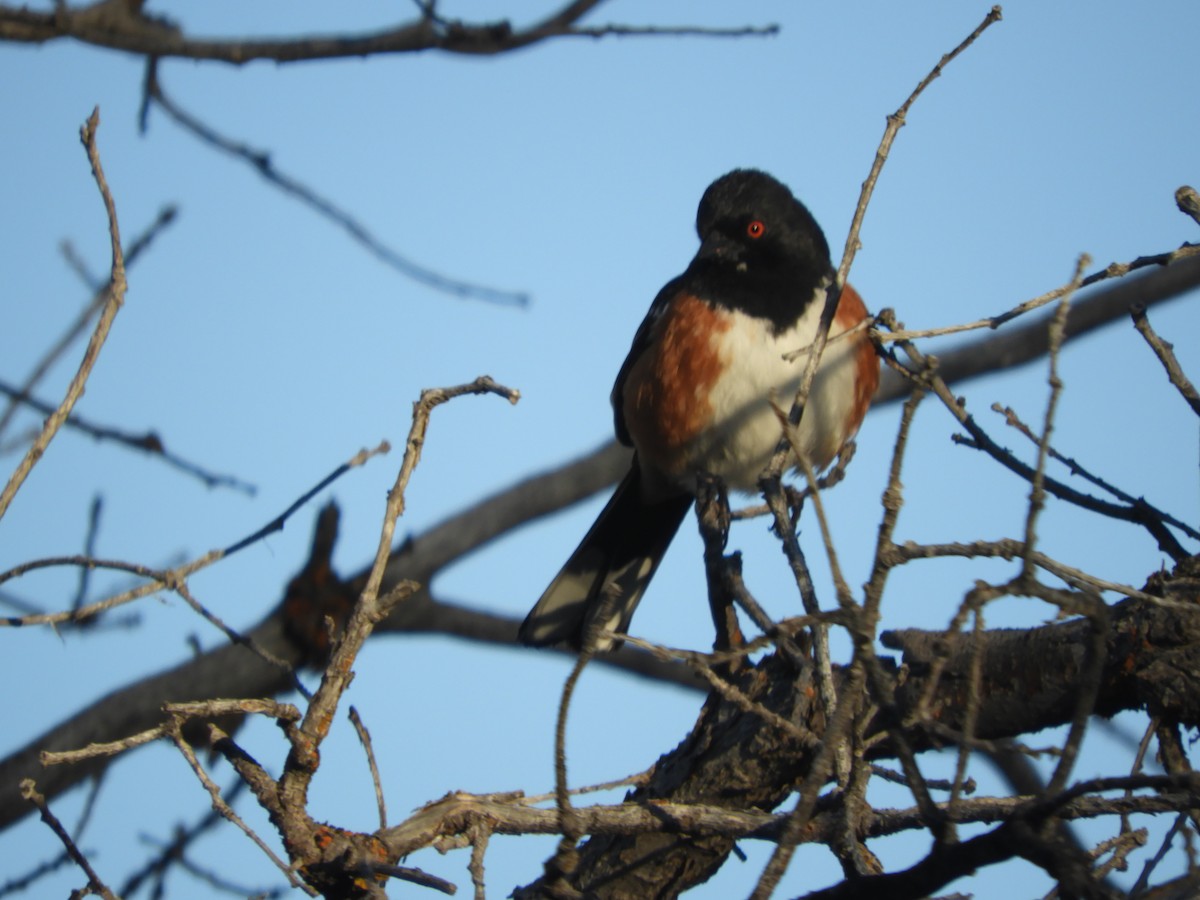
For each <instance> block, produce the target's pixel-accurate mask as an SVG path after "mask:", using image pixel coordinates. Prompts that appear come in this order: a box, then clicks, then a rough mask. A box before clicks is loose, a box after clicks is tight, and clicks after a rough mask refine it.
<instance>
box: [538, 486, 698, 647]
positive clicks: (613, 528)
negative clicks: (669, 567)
mask: <svg viewBox="0 0 1200 900" xmlns="http://www.w3.org/2000/svg"><path fill="white" fill-rule="evenodd" d="M691 505H692V498H691V496H689V495H687V494H681V495H679V496H676V497H669V498H667V499H666V500H662V501H659V502H657V503H647V502H645V500H643V499H642V491H641V475H640V473H639V470H638V467H637V464H636V463H635V464H634V466H633V468H632V469H630V472H629V474H628V475H626V476H625V478H624V480H623V481H622V482H621V483H620V485H618V486H617V490H616V492H615V493H614V494H613V495H612V499H610V500H609V501H608V505H607V506H605V507H604V510H603V511H602V512H601V513H600V517H599V518H598V519H596V523H595V524H594V525H592V527H591V530H590V531H588V533H587V535H585V536H584V538H583V541H582V542H581V543H580V544H579V547H578V548H577V549H576V550H575V552H574V553H572V554H571V558H570V559H568V560H567V563H566V565H564V566H563V567H562V571H560V572H559V573H558V575H557V576H555V578H554V580H553V581H552V582H550V586H549V587H548V588H546V591H545V593H543V594H542V597H541V599H540V600H538V602H537V604H536V605H535V606H534V607H533V610H532V611H531V612H530V613H529V615H528V616H527V617H526V618H525V621H524V623H523V624H522V625H521V630H520V632H519V635H520V638H521V641H522V642H523V643H526V644H531V645H533V646H539V647H540V646H545V645H547V644H559V643H565V644H569V645H570V646H572V647H575V648H576V649H579V648H581V647H582V646H584V645H585V644H587V643H588V642H589V640H592V641H595V645H594V649H597V650H608V649H612V648H613V647H614V646H615V643H616V642H614V641H612V640H611V639H597V638H596V637H595V636H592V637H590V638H589V633H592V632H595V633H597V634H598V633H599V631H600V629H603V630H608V631H620V632H625V631H626V629H628V627H629V621H630V619H632V618H633V611H634V610H635V609H636V608H637V605H638V601H639V600H641V599H642V594H643V593H645V591H646V586H647V585H648V584H649V583H650V579H651V578H653V577H654V572H655V571H656V570H657V569H658V564H659V562H660V561H661V560H662V558H663V554H665V553H666V552H667V547H668V546H670V544H671V539H672V538H674V537H675V532H676V531H678V530H679V525H680V523H681V522H682V521H683V517H684V516H685V515H687V511H688V509H689V508H691Z"/></svg>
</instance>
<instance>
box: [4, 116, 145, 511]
mask: <svg viewBox="0 0 1200 900" xmlns="http://www.w3.org/2000/svg"><path fill="white" fill-rule="evenodd" d="M99 125H100V109H99V107H97V108H96V109H95V110H93V111H92V115H91V116H90V117H89V118H88V120H87V122H86V123H84V125H83V128H81V129H80V140H82V142H83V146H84V149H85V150H86V151H87V156H88V160H89V161H90V162H91V165H92V177H93V178H94V179H95V181H96V187H98V188H99V189H100V197H101V199H102V200H103V201H104V208H105V210H106V211H107V212H108V232H109V237H110V242H111V245H112V265H111V267H110V270H109V280H108V287H107V289H106V290H105V292H104V294H105V300H104V307H103V309H102V310H101V312H100V318H99V321H97V323H96V329H95V331H93V332H92V337H91V340H90V341H88V346H87V349H86V350H85V351H84V354H83V360H82V361H81V362H80V364H79V369H78V371H76V373H75V376H74V377H73V378H72V379H71V384H70V385H69V386H68V388H67V394H66V396H65V397H64V398H63V400H62V403H60V404H59V406H58V408H57V409H56V410H55V411H54V412H53V413H51V414H50V415H49V416H48V417H47V418H46V421H45V423H44V424H43V426H42V430H41V432H40V433H39V434H38V436H37V438H36V439H35V440H34V442H33V446H31V447H30V448H29V451H28V452H27V453H26V454H25V458H24V459H22V460H21V462H20V463H19V464H18V465H17V469H16V471H15V472H13V474H12V476H11V477H10V478H9V480H8V484H6V485H5V486H4V490H3V491H0V518H4V514H5V512H7V511H8V507H9V504H11V503H12V500H13V497H15V496H16V495H17V491H19V490H20V489H21V485H22V484H24V482H25V479H26V478H27V477H28V476H29V473H30V472H31V471H33V467H34V466H35V465H37V462H38V460H39V459H41V458H42V454H43V453H45V452H46V448H47V447H48V446H49V445H50V441H52V440H53V439H54V436H55V435H56V434H57V433H58V430H59V428H61V427H62V424H63V422H64V421H66V419H67V416H69V415H70V414H71V410H72V409H73V408H74V406H75V403H76V401H77V400H78V399H79V398H80V397H81V396H82V395H83V386H84V385H85V384H86V383H87V379H88V376H89V375H90V374H91V372H92V367H93V366H94V365H95V364H96V359H97V358H98V357H99V355H100V348H101V347H103V346H104V342H105V340H106V339H107V338H108V333H109V331H110V330H111V328H112V323H113V320H114V319H115V318H116V316H117V311H118V310H120V308H121V305H122V304H123V303H124V302H125V257H124V254H123V252H122V250H121V233H120V230H119V228H118V225H117V209H116V205H115V204H114V203H113V198H112V194H111V193H109V190H108V181H107V180H106V179H105V177H104V169H103V167H102V166H101V165H100V151H99V150H98V149H97V148H96V129H97V128H98V127H99Z"/></svg>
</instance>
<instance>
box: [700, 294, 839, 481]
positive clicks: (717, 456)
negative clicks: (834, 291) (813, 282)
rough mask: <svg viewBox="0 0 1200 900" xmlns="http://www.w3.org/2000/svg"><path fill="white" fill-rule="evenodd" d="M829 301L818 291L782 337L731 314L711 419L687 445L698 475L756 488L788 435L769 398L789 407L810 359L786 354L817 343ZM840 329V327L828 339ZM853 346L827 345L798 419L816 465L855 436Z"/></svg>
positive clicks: (806, 450)
mask: <svg viewBox="0 0 1200 900" xmlns="http://www.w3.org/2000/svg"><path fill="white" fill-rule="evenodd" d="M824 298H825V291H824V290H820V291H818V296H817V298H816V299H815V300H814V302H812V303H810V304H809V305H808V309H807V311H806V312H805V313H804V315H803V316H802V317H801V319H800V320H799V321H798V322H797V323H796V325H795V326H794V327H792V328H791V329H789V330H788V331H786V332H784V333H783V334H780V335H776V334H774V333H773V332H772V330H771V325H770V323H769V322H767V321H765V320H763V319H759V318H755V317H753V316H748V315H745V314H744V313H739V312H735V313H733V320H734V321H733V325H732V327H731V328H730V329H729V330H728V331H726V332H725V333H724V334H722V335H721V336H720V352H721V356H722V358H723V361H724V363H725V370H724V373H723V375H722V377H721V380H720V381H718V382H717V384H716V385H715V386H714V388H713V390H712V392H711V394H710V395H709V397H710V403H711V404H712V410H713V416H712V420H711V424H710V425H709V427H707V428H706V429H705V430H704V432H703V433H702V434H701V435H699V436H698V437H697V438H696V439H695V440H693V441H692V442H690V444H689V445H688V448H687V453H686V455H687V459H688V466H687V468H688V469H689V471H690V473H691V474H692V475H693V477H694V475H695V473H697V472H700V471H704V472H708V473H710V474H713V475H717V476H719V477H720V478H721V479H722V480H723V481H724V482H725V484H726V485H727V486H728V487H730V488H732V489H736V490H742V491H751V492H755V491H757V490H758V486H757V482H758V478H759V476H760V475H761V474H762V471H763V469H764V468H765V467H766V465H767V463H768V462H769V460H770V458H771V456H772V454H773V453H774V452H775V447H776V446H777V445H778V443H779V440H780V438H781V437H782V435H783V430H782V428H781V426H780V424H779V420H778V417H777V416H776V414H775V411H774V410H773V409H772V408H771V401H772V400H774V402H775V403H776V404H777V405H778V406H779V407H780V408H782V409H783V410H784V412H785V414H786V412H787V411H788V410H790V409H791V407H792V403H793V402H794V401H795V398H796V392H797V390H799V387H800V381H801V379H802V378H803V377H804V368H805V366H806V365H807V363H808V354H807V353H805V354H802V355H801V356H799V357H798V358H796V359H795V360H794V361H791V362H788V361H785V360H784V359H783V356H784V354H785V353H789V352H792V351H796V350H800V349H802V348H804V347H809V346H811V345H812V343H813V341H814V339H815V336H816V331H817V325H818V323H819V319H820V317H821V306H822V304H823V302H824ZM837 333H838V329H837V326H836V325H835V326H834V328H833V329H832V330H831V332H830V338H831V339H832V338H833V337H834V335H835V334H837ZM853 351H854V342H852V341H848V340H842V341H832V340H831V341H830V343H829V344H828V345H827V346H826V348H825V351H824V353H822V355H821V366H820V368H819V369H818V370H817V378H816V381H815V382H814V383H813V389H812V392H811V394H810V396H809V400H808V405H807V406H806V407H805V410H804V418H803V419H802V420H801V423H800V430H799V434H798V442H799V444H800V446H801V448H802V449H803V451H804V453H805V454H806V455H807V456H808V459H809V462H810V463H811V464H812V465H813V467H814V468H815V469H818V470H819V469H822V468H824V467H825V466H827V465H828V464H829V463H830V462H831V461H832V460H833V457H834V456H835V455H837V452H838V450H840V449H841V447H842V444H843V443H845V441H847V440H848V439H849V438H850V437H851V435H849V434H846V433H845V431H846V422H847V421H848V419H849V418H850V414H851V407H852V406H853V404H854V397H855V390H854V381H855V377H856V363H855V359H854V356H853ZM792 464H793V465H794V458H793V461H792Z"/></svg>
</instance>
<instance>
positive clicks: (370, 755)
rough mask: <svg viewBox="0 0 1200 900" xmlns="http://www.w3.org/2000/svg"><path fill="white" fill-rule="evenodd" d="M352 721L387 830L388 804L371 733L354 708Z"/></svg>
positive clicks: (380, 820)
mask: <svg viewBox="0 0 1200 900" xmlns="http://www.w3.org/2000/svg"><path fill="white" fill-rule="evenodd" d="M350 721H351V722H352V723H353V724H354V730H355V732H356V733H357V734H358V742H359V743H360V744H362V746H363V752H365V753H366V754H367V766H368V767H369V768H370V769H371V783H372V784H374V785H375V805H376V806H377V807H378V809H379V827H380V828H387V823H388V820H387V803H386V802H385V801H384V799H383V782H382V781H381V780H380V778H379V765H378V763H376V761H375V748H374V747H372V746H371V732H369V731H367V726H366V725H364V724H363V720H362V716H360V715H359V714H358V710H357V709H355V708H354V707H353V706H351V707H350Z"/></svg>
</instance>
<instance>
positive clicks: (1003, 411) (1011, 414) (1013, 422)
mask: <svg viewBox="0 0 1200 900" xmlns="http://www.w3.org/2000/svg"><path fill="white" fill-rule="evenodd" d="M992 411H993V412H997V413H1000V415H1002V416H1004V424H1005V425H1008V426H1009V427H1010V428H1015V429H1016V430H1017V431H1018V432H1020V433H1021V434H1022V435H1024V436H1025V437H1027V438H1028V439H1029V440H1030V441H1032V442H1033V443H1035V444H1036V443H1038V438H1037V436H1036V435H1035V434H1034V433H1033V429H1031V428H1030V427H1029V426H1028V425H1026V424H1025V423H1024V422H1023V421H1021V417H1020V416H1018V415H1017V413H1016V410H1014V409H1013V408H1012V407H1011V406H1001V405H1000V404H999V403H993V404H992ZM1046 449H1047V451H1048V452H1049V454H1050V458H1051V459H1054V460H1057V461H1058V462H1060V463H1062V464H1063V465H1064V466H1066V467H1067V468H1068V469H1069V470H1070V472H1071V474H1072V475H1077V476H1079V477H1080V478H1082V479H1083V480H1084V481H1089V482H1091V483H1092V484H1094V485H1096V487H1098V488H1100V489H1101V490H1103V491H1105V492H1107V493H1109V494H1112V496H1114V497H1116V498H1117V499H1118V500H1121V501H1122V502H1124V503H1128V504H1130V505H1137V506H1140V507H1142V508H1143V509H1146V510H1148V511H1149V512H1152V513H1153V514H1154V515H1156V516H1158V517H1159V518H1160V519H1162V520H1163V521H1164V522H1165V523H1167V524H1168V525H1170V526H1172V527H1173V528H1177V529H1178V530H1180V531H1182V532H1183V533H1184V534H1186V535H1187V536H1188V537H1191V538H1195V539H1196V540H1198V541H1200V531H1197V530H1196V529H1195V528H1193V527H1192V526H1191V525H1189V524H1187V522H1184V521H1182V520H1180V519H1177V518H1176V517H1175V516H1173V515H1171V514H1170V513H1167V512H1164V511H1163V510H1161V509H1159V508H1158V507H1157V506H1154V505H1153V504H1151V503H1148V502H1146V499H1145V498H1144V497H1135V496H1133V495H1132V494H1130V493H1128V492H1127V491H1123V490H1121V489H1120V488H1119V487H1117V486H1116V485H1113V484H1109V483H1108V482H1107V481H1105V480H1104V479H1103V478H1101V477H1100V476H1099V475H1094V474H1092V473H1091V472H1089V471H1088V470H1087V469H1085V468H1084V467H1083V466H1082V465H1081V464H1080V463H1079V461H1078V460H1076V459H1074V458H1072V457H1070V456H1065V455H1063V454H1062V453H1060V452H1059V451H1057V450H1055V449H1054V447H1053V446H1050V445H1047V447H1046Z"/></svg>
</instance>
